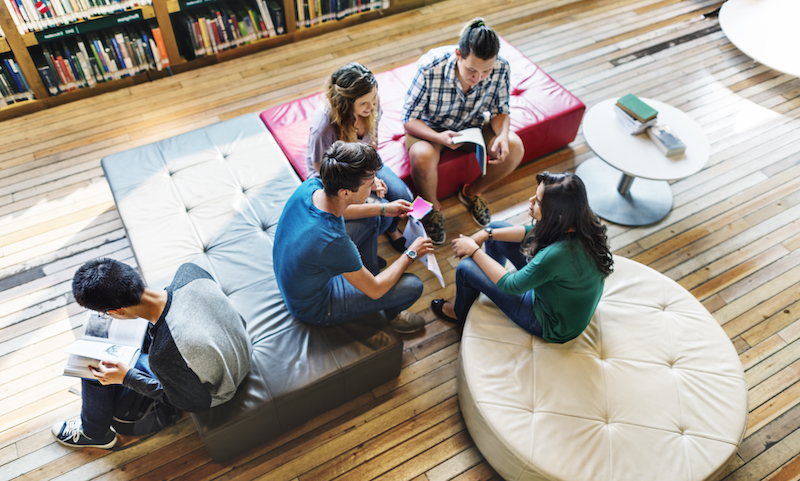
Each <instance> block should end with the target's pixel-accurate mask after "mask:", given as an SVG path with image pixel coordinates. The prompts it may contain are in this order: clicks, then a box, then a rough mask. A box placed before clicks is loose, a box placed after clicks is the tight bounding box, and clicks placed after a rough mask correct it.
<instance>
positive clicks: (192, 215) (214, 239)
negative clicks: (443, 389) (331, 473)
mask: <svg viewBox="0 0 800 481" xmlns="http://www.w3.org/2000/svg"><path fill="white" fill-rule="evenodd" d="M102 166H103V170H104V172H105V174H106V178H107V179H108V183H109V184H110V186H111V190H112V192H113V194H114V200H115V201H116V204H117V209H118V211H119V215H120V218H121V219H122V222H123V224H124V226H125V230H126V231H127V234H128V239H129V240H130V243H131V248H132V249H133V252H134V254H135V256H136V261H137V262H138V264H139V269H140V270H141V272H142V275H143V276H144V279H145V282H146V283H147V285H148V286H150V287H153V288H162V287H165V286H166V285H168V284H169V282H170V280H171V279H172V277H173V275H174V274H175V271H176V270H177V268H178V266H180V265H181V264H183V263H185V262H193V263H196V264H197V265H199V266H200V267H202V268H203V269H205V270H207V271H208V272H209V273H211V275H212V276H214V279H216V281H217V282H218V283H219V284H220V286H221V287H222V290H223V291H224V292H225V294H226V295H227V296H228V298H229V299H230V300H231V302H232V303H233V305H234V306H235V307H236V309H237V310H238V311H239V313H240V314H241V315H242V317H243V318H244V320H245V321H246V322H247V330H248V333H249V334H250V337H251V339H252V341H253V359H252V362H251V369H250V373H249V375H248V377H247V378H246V379H245V381H244V382H243V383H242V384H241V386H240V387H239V389H238V391H237V394H236V396H235V397H234V398H233V399H232V400H231V401H229V402H227V403H225V404H223V405H220V406H217V407H215V408H213V409H211V410H210V411H208V412H204V413H196V414H193V415H192V416H193V418H194V422H195V424H196V426H197V430H198V431H199V433H200V436H201V437H202V439H203V442H204V443H205V445H206V448H207V449H208V451H209V452H210V453H211V456H212V458H213V460H214V461H215V462H222V461H224V460H226V459H228V458H230V457H232V456H235V455H237V454H239V453H242V452H244V451H246V450H248V449H250V448H252V447H255V446H257V445H259V444H261V443H263V442H264V441H266V440H267V439H269V438H271V437H274V436H276V435H278V434H280V433H282V432H285V431H287V430H289V429H291V428H293V427H295V426H297V425H299V424H301V423H303V422H305V421H307V420H309V419H311V418H313V417H314V416H317V415H319V414H321V413H324V412H326V411H328V410H330V409H332V408H334V407H336V406H338V405H340V404H342V403H344V402H346V401H348V400H350V399H353V398H355V397H357V396H359V395H361V394H364V393H365V392H368V391H369V390H371V389H372V388H374V387H377V386H379V385H381V384H383V383H385V382H387V381H389V380H391V379H393V378H395V377H397V376H398V375H399V373H400V358H401V355H402V342H401V340H400V339H399V337H398V336H397V334H395V332H394V331H393V330H392V329H391V328H389V327H388V323H387V322H386V320H385V319H384V318H383V316H382V315H380V314H374V315H371V316H365V317H363V318H360V319H358V320H357V321H354V322H350V323H347V324H345V325H343V326H338V327H329V328H324V329H322V328H314V327H311V326H308V325H306V324H302V323H300V322H298V321H296V320H295V319H294V318H293V317H292V316H291V315H290V314H289V312H288V310H287V309H286V306H285V305H284V303H283V299H282V298H281V294H280V292H279V290H278V286H277V284H276V282H275V275H274V273H273V269H272V241H273V238H274V235H275V228H276V225H277V222H278V219H279V217H280V214H281V211H282V208H283V205H284V204H285V202H286V200H287V199H288V198H289V196H290V195H291V194H292V192H294V190H295V188H296V187H297V186H298V185H299V184H300V180H299V179H298V177H297V175H296V174H295V172H294V170H293V169H292V167H291V165H290V164H289V162H288V160H286V157H285V156H284V154H283V153H282V152H281V149H280V148H279V147H278V145H277V144H276V143H275V140H274V139H273V138H272V136H271V135H270V133H269V132H268V131H267V129H266V128H265V127H264V124H263V123H262V122H261V120H260V119H259V118H258V116H257V115H246V116H243V117H238V118H235V119H232V120H228V121H226V122H222V123H219V124H216V125H212V126H210V127H205V128H202V129H199V130H195V131H193V132H188V133H185V134H182V135H178V136H176V137H172V138H169V139H166V140H162V141H160V142H156V143H153V144H149V145H145V146H142V147H138V148H135V149H131V150H128V151H125V152H121V153H118V154H114V155H110V156H108V157H106V158H104V159H103V161H102Z"/></svg>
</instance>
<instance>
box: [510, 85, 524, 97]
mask: <svg viewBox="0 0 800 481" xmlns="http://www.w3.org/2000/svg"><path fill="white" fill-rule="evenodd" d="M524 93H525V91H524V90H522V89H521V88H518V87H515V88H513V89H511V95H513V96H516V97H519V96H520V95H522V94H524Z"/></svg>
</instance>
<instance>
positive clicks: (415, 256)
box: [403, 249, 417, 262]
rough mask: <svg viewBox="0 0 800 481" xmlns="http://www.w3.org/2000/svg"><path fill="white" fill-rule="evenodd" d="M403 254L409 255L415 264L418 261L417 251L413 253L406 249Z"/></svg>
mask: <svg viewBox="0 0 800 481" xmlns="http://www.w3.org/2000/svg"><path fill="white" fill-rule="evenodd" d="M403 254H405V255H407V256H408V257H409V258H410V259H411V262H414V261H415V260H417V251H412V250H411V249H406V251H405V252H403Z"/></svg>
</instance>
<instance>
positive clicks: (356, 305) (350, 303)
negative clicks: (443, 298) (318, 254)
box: [321, 274, 422, 326]
mask: <svg viewBox="0 0 800 481" xmlns="http://www.w3.org/2000/svg"><path fill="white" fill-rule="evenodd" d="M332 284H333V290H332V291H331V296H330V298H329V299H328V314H327V315H326V316H325V319H324V320H323V321H322V323H321V325H323V326H333V325H336V324H342V323H344V322H347V321H349V320H351V319H355V318H356V317H359V316H363V315H365V314H371V313H373V312H378V311H383V312H384V314H385V315H386V319H387V320H389V321H391V320H392V319H394V318H395V317H397V315H398V314H399V313H400V311H402V310H405V309H408V308H409V307H411V305H412V304H414V302H416V301H417V299H419V296H421V295H422V281H421V280H419V278H418V277H417V276H415V275H413V274H403V275H402V276H400V280H398V281H397V284H395V285H394V286H393V287H392V288H391V289H389V292H387V293H386V294H384V295H383V296H382V297H380V298H379V299H370V298H369V297H368V296H367V295H366V294H364V293H363V292H361V291H359V290H358V289H356V288H355V287H353V285H352V284H350V283H349V282H347V279H345V278H344V276H342V275H338V276H336V277H334V278H333V279H332Z"/></svg>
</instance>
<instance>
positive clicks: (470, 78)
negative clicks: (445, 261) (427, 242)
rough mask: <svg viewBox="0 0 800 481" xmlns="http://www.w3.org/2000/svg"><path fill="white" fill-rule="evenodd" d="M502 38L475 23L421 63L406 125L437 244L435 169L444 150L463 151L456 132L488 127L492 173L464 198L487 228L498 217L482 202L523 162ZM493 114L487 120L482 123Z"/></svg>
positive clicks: (439, 220) (441, 237) (440, 223)
mask: <svg viewBox="0 0 800 481" xmlns="http://www.w3.org/2000/svg"><path fill="white" fill-rule="evenodd" d="M499 50H500V42H499V40H498V38H497V34H496V33H495V32H494V30H492V29H491V28H489V27H488V26H486V24H485V23H484V21H483V19H481V18H476V19H474V20H472V21H471V22H470V23H468V24H467V25H466V26H465V27H464V29H463V30H462V32H461V38H460V39H459V42H458V46H456V47H454V46H447V47H439V48H435V49H433V50H431V51H429V52H428V53H426V54H425V55H423V56H422V58H420V59H419V61H418V62H417V72H416V74H415V75H414V79H413V81H412V83H411V87H409V89H408V92H407V93H406V100H405V105H404V110H405V114H404V116H403V123H404V124H405V125H404V126H405V129H406V149H408V155H409V157H410V158H411V175H412V177H413V178H414V184H415V185H416V187H417V190H418V191H419V193H420V195H421V196H422V197H423V198H425V199H426V200H428V201H429V202H431V203H433V210H432V211H431V213H430V214H428V215H427V216H426V217H425V218H424V219H423V220H422V222H423V224H424V225H425V230H426V232H427V234H428V236H430V238H431V239H433V242H434V244H437V245H441V244H444V241H445V232H444V219H443V217H442V212H441V204H439V201H438V199H437V198H436V187H437V185H438V180H439V179H438V173H437V167H438V165H439V157H440V153H441V151H442V149H443V148H444V147H447V148H449V149H457V148H459V147H460V146H461V145H462V144H454V143H453V137H456V136H458V133H457V132H458V131H460V130H464V129H467V128H471V127H482V129H483V138H484V142H485V144H486V148H487V151H488V154H489V157H490V160H489V165H488V166H487V168H486V175H484V176H482V177H479V178H478V179H477V180H475V181H474V182H472V183H471V184H467V185H465V186H464V187H463V188H462V189H461V190H460V191H459V193H458V199H459V200H460V201H461V203H462V204H464V205H465V206H467V209H469V211H470V213H471V214H472V218H473V219H474V220H475V222H476V223H477V224H478V225H480V226H481V227H486V226H488V225H489V223H490V222H491V220H492V217H491V214H490V213H489V208H488V207H487V206H486V203H485V202H484V201H483V199H482V198H481V196H480V194H482V193H483V192H484V191H485V190H486V189H488V188H489V187H490V186H491V185H492V184H493V183H495V182H496V181H498V180H500V179H502V178H504V177H505V176H507V175H508V174H510V173H511V172H512V171H513V170H514V169H515V168H517V166H518V165H519V163H520V161H521V160H522V156H523V154H524V152H525V151H524V147H523V146H522V140H520V138H519V136H517V134H515V133H514V132H511V131H510V130H509V127H510V123H511V121H510V118H509V107H508V97H509V66H508V62H507V61H506V60H505V59H503V58H501V57H498V56H497V53H498V52H499ZM485 112H488V115H489V116H490V120H489V122H486V123H484V113H485Z"/></svg>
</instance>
